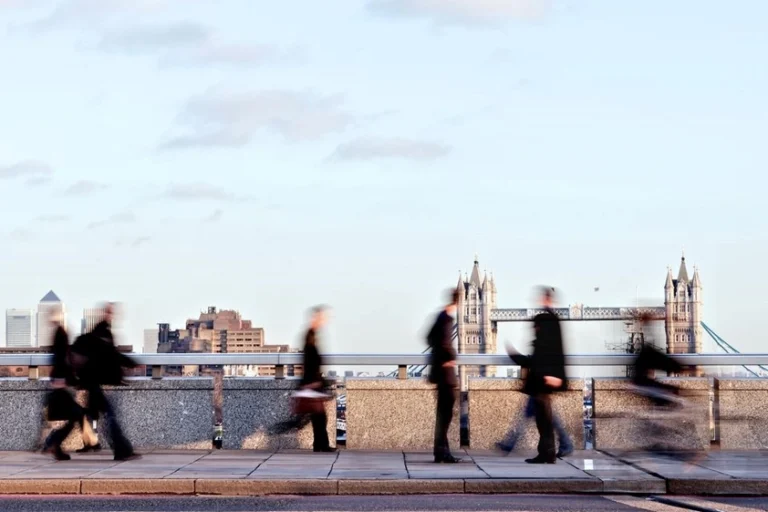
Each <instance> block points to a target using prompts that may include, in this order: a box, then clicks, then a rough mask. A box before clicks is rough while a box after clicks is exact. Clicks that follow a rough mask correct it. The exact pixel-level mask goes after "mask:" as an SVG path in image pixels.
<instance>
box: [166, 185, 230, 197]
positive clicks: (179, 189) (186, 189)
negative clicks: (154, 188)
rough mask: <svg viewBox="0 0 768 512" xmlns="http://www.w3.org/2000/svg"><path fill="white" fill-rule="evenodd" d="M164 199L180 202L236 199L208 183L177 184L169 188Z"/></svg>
mask: <svg viewBox="0 0 768 512" xmlns="http://www.w3.org/2000/svg"><path fill="white" fill-rule="evenodd" d="M164 197H166V198H168V199H176V200H179V201H199V200H215V201H222V200H227V199H234V194H232V193H231V192H227V191H226V190H224V189H222V188H219V187H216V186H214V185H209V184H207V183H175V184H172V185H170V186H169V187H168V189H167V190H166V191H165V194H164Z"/></svg>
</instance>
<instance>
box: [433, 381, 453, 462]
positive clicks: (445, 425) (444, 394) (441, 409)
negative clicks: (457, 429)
mask: <svg viewBox="0 0 768 512" xmlns="http://www.w3.org/2000/svg"><path fill="white" fill-rule="evenodd" d="M455 404H456V389H455V388H454V387H453V386H451V385H446V384H438V386H437V415H436V418H435V448H434V454H435V457H436V458H442V457H447V456H448V455H450V454H451V448H450V446H449V445H448V429H449V428H450V426H451V420H453V406H454V405H455Z"/></svg>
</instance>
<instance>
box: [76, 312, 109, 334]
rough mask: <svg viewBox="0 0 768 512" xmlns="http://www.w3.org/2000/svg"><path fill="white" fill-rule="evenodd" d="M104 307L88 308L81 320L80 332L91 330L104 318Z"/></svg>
mask: <svg viewBox="0 0 768 512" xmlns="http://www.w3.org/2000/svg"><path fill="white" fill-rule="evenodd" d="M104 313H105V311H104V308H86V309H84V310H83V319H82V320H81V321H80V334H85V333H87V332H91V331H92V330H93V328H94V327H96V324H98V323H99V322H101V321H102V320H103V319H104Z"/></svg>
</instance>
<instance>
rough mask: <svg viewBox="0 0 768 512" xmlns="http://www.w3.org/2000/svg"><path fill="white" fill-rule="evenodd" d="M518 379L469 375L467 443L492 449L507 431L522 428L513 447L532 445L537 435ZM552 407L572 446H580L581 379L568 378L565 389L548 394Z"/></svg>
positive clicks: (476, 447) (533, 446)
mask: <svg viewBox="0 0 768 512" xmlns="http://www.w3.org/2000/svg"><path fill="white" fill-rule="evenodd" d="M522 389H523V381H522V380H520V379H492V378H491V379H489V378H485V379H483V378H474V379H469V445H470V447H471V448H473V449H481V450H482V449H492V448H494V445H495V443H496V442H498V441H501V440H502V439H503V438H504V436H505V434H506V433H507V431H508V430H509V429H510V428H512V427H515V428H520V429H521V431H522V432H523V433H522V435H521V437H520V438H519V440H518V443H517V446H516V449H522V450H531V449H536V445H537V444H538V441H539V436H538V433H537V431H536V422H535V421H534V419H533V418H531V419H526V418H525V417H524V416H525V414H524V413H525V407H526V404H527V402H528V395H526V394H524V393H523V392H522ZM552 410H553V413H554V414H556V415H558V416H559V417H560V419H561V421H562V422H563V425H564V426H565V429H566V431H567V432H568V434H569V435H570V436H571V438H572V440H573V442H574V446H575V447H576V449H582V448H583V447H584V380H583V379H568V382H567V390H565V391H562V392H559V393H555V394H553V395H552Z"/></svg>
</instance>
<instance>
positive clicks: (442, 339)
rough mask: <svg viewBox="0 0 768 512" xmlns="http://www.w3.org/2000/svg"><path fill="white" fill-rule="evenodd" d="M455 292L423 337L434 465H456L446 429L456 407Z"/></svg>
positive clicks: (456, 299)
mask: <svg viewBox="0 0 768 512" xmlns="http://www.w3.org/2000/svg"><path fill="white" fill-rule="evenodd" d="M458 301H459V290H458V289H454V290H451V291H450V299H449V302H448V304H446V306H445V307H444V308H443V310H442V311H441V312H440V314H438V315H437V318H436V319H435V323H434V325H433V326H432V329H431V330H430V331H429V334H428V335H427V342H428V343H429V346H430V347H431V348H432V353H431V356H430V365H431V369H430V373H429V380H430V382H431V383H433V384H437V415H436V418H435V447H434V455H435V462H436V463H438V464H439V463H446V464H455V463H457V462H459V461H460V459H457V458H456V457H454V456H453V455H451V449H450V446H449V445H448V428H449V427H450V425H451V420H452V419H453V406H454V405H455V404H456V388H457V387H458V379H457V377H456V350H455V349H454V348H453V329H454V325H455V323H456V320H455V317H456V305H457V303H458Z"/></svg>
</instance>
